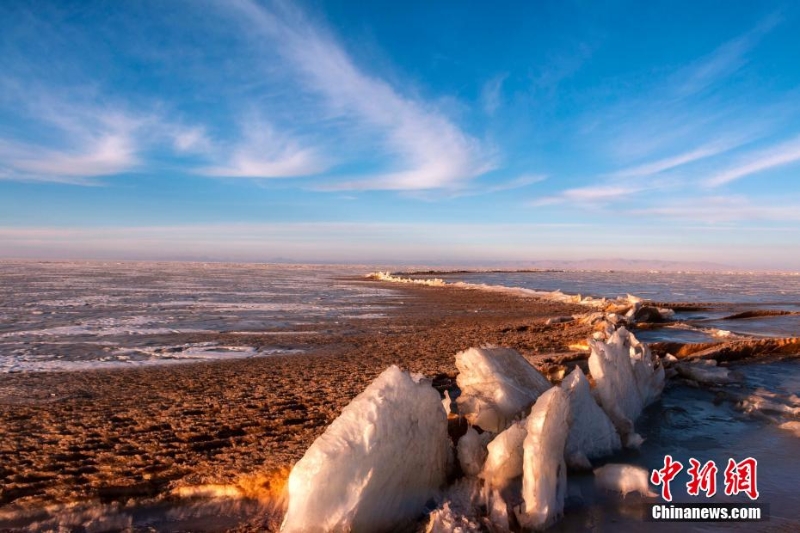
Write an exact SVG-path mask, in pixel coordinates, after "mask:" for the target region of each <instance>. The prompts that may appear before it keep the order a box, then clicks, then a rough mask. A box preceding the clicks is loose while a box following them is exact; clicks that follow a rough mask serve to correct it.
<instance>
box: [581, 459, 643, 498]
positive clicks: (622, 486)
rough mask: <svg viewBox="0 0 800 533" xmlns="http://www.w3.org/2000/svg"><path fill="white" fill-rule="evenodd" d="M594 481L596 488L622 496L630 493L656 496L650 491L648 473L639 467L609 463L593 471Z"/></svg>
mask: <svg viewBox="0 0 800 533" xmlns="http://www.w3.org/2000/svg"><path fill="white" fill-rule="evenodd" d="M594 480H595V484H596V485H597V486H598V487H600V488H603V489H606V490H611V491H615V492H619V493H621V494H622V496H626V495H628V494H629V493H631V492H636V493H639V494H641V495H642V496H648V497H655V496H657V494H655V493H654V492H653V491H651V490H650V473H649V472H648V471H647V470H645V469H644V468H641V467H639V466H634V465H623V464H613V463H609V464H607V465H605V466H602V467H600V468H597V469H595V471H594Z"/></svg>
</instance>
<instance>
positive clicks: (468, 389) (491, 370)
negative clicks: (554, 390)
mask: <svg viewBox="0 0 800 533" xmlns="http://www.w3.org/2000/svg"><path fill="white" fill-rule="evenodd" d="M456 368H458V371H459V374H458V377H457V378H456V383H457V384H458V387H459V388H460V389H461V395H460V396H459V397H458V399H457V400H456V403H457V404H458V411H459V413H461V414H462V415H464V416H466V418H467V420H468V421H469V423H470V424H472V425H474V426H478V427H480V428H481V429H483V430H484V431H491V432H493V433H499V432H501V431H503V430H504V429H505V428H506V427H508V425H509V424H510V423H511V422H512V421H513V420H514V418H515V417H517V416H519V415H520V414H523V415H524V412H525V410H526V409H527V408H528V407H530V406H531V405H532V404H533V403H534V402H535V401H536V399H537V398H538V397H539V395H541V394H542V393H543V392H544V391H546V390H547V389H549V388H550V387H551V385H550V382H549V381H547V378H545V377H544V376H543V375H542V374H540V373H539V371H538V370H536V369H535V368H534V367H533V366H532V365H531V364H530V363H529V362H528V361H526V360H525V358H524V357H522V355H521V354H520V353H519V352H517V351H515V350H512V349H510V348H470V349H469V350H465V351H463V352H460V353H458V354H457V355H456Z"/></svg>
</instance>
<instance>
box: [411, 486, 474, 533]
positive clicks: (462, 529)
mask: <svg viewBox="0 0 800 533" xmlns="http://www.w3.org/2000/svg"><path fill="white" fill-rule="evenodd" d="M480 492H481V491H480V484H479V482H478V479H477V478H461V479H460V480H458V481H456V482H455V483H454V484H453V485H451V486H450V487H448V489H447V490H446V491H445V492H444V494H443V495H442V501H443V503H442V504H441V505H440V506H439V507H438V508H436V509H435V510H434V511H433V512H432V513H431V514H430V516H429V517H428V523H427V525H426V527H425V532H426V533H472V532H475V533H477V532H479V531H482V529H481V527H480V521H479V520H480V519H479V517H478V508H479V506H480V497H481V496H480Z"/></svg>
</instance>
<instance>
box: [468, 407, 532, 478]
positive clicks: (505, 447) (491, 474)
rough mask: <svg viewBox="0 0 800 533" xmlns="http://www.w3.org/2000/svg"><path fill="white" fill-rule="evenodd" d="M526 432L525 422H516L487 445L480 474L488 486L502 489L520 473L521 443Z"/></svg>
mask: <svg viewBox="0 0 800 533" xmlns="http://www.w3.org/2000/svg"><path fill="white" fill-rule="evenodd" d="M527 434H528V432H527V431H526V430H525V423H524V422H522V421H521V422H516V423H514V424H511V426H509V427H508V428H507V429H506V430H504V431H503V432H502V433H500V434H499V435H497V436H496V437H495V438H494V439H493V440H492V441H491V442H490V443H489V444H488V445H487V450H488V454H487V456H486V461H485V462H484V463H483V470H482V471H481V474H480V476H481V478H482V479H484V480H485V482H486V483H487V485H488V486H489V487H493V488H495V489H504V488H506V487H507V486H508V484H509V482H510V481H511V480H512V479H514V478H516V477H519V476H521V475H522V461H523V448H522V444H523V442H525V436H526V435H527Z"/></svg>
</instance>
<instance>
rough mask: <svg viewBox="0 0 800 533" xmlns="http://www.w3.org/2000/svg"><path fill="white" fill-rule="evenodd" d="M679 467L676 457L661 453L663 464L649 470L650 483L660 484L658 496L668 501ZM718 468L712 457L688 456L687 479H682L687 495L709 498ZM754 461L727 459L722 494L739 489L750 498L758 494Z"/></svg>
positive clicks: (749, 458)
mask: <svg viewBox="0 0 800 533" xmlns="http://www.w3.org/2000/svg"><path fill="white" fill-rule="evenodd" d="M681 470H683V464H682V463H681V462H680V461H676V460H674V459H673V458H672V456H671V455H665V456H664V467H663V468H660V469H657V470H653V472H652V473H651V474H650V482H651V483H652V484H653V485H656V486H658V485H661V497H662V498H663V499H664V500H665V501H668V502H671V501H672V491H671V489H670V483H671V482H672V481H673V480H674V479H675V477H676V476H677V475H678V474H679V473H680V472H681ZM718 472H719V469H718V468H717V465H716V463H715V462H714V461H708V462H707V463H705V464H702V463H701V462H700V461H698V460H697V459H695V458H694V457H692V458H691V459H689V468H688V469H687V470H686V473H687V474H688V475H689V478H690V479H689V482H688V483H686V492H687V494H689V495H690V496H699V495H700V493H701V492H702V493H704V494H705V496H706V498H710V497H712V496H714V495H715V494H716V493H717V473H718ZM757 477H758V461H756V460H755V459H753V458H752V457H748V458H747V459H744V460H743V461H740V462H738V463H737V462H736V461H735V460H733V459H728V466H727V467H726V468H725V472H724V482H725V495H726V496H734V495H736V494H739V493H744V494H746V495H747V496H748V497H749V498H750V499H751V500H755V499H757V498H758V484H757Z"/></svg>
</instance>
